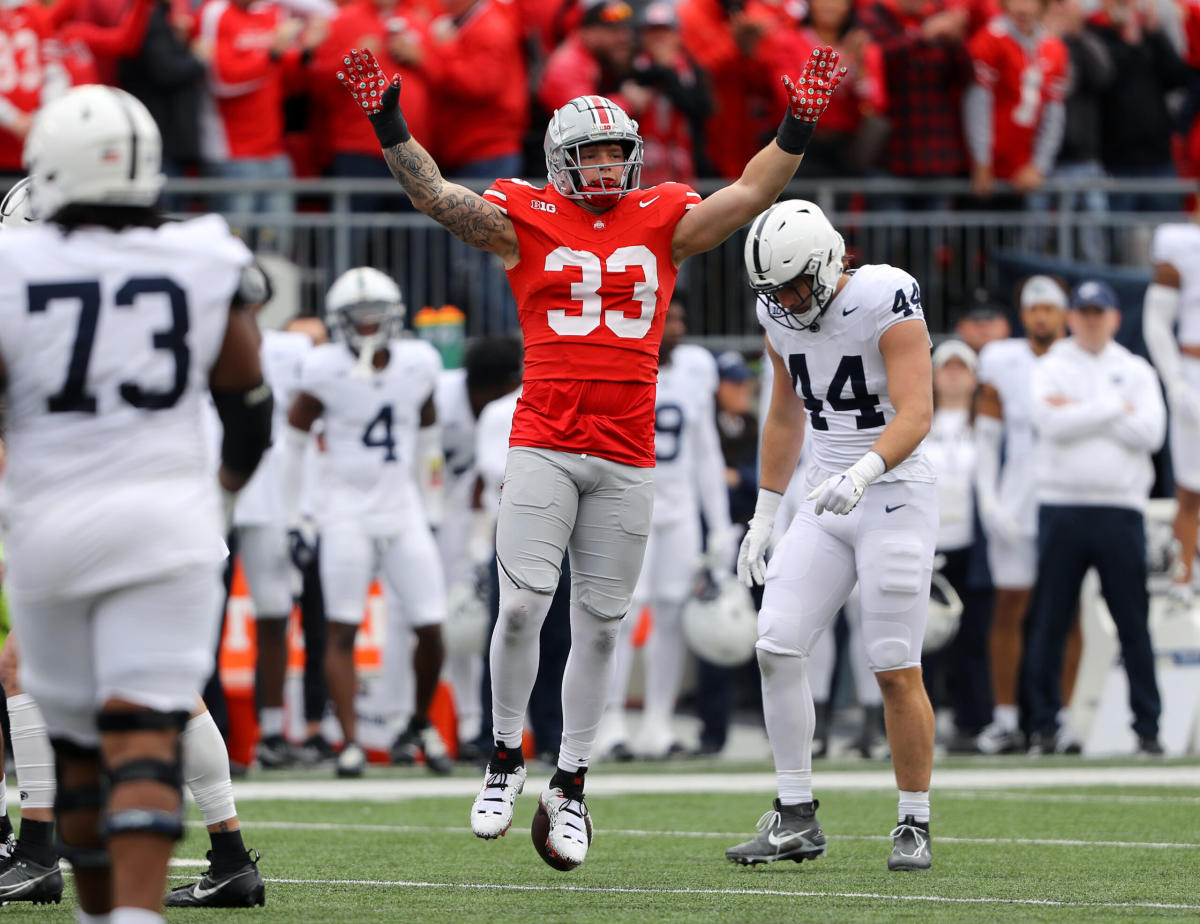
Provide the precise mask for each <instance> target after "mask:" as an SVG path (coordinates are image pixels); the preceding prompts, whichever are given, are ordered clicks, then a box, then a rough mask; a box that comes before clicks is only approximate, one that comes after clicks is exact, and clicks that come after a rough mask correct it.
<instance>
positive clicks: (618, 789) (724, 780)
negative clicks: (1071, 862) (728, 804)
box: [234, 766, 1200, 803]
mask: <svg viewBox="0 0 1200 924" xmlns="http://www.w3.org/2000/svg"><path fill="white" fill-rule="evenodd" d="M548 780H549V777H548V776H546V777H542V776H536V777H535V776H531V777H530V778H529V781H528V782H527V783H526V785H525V789H526V791H527V792H538V791H540V790H541V789H542V788H543V787H544V786H545V785H546V783H547V782H548ZM479 782H480V781H479V778H477V777H449V778H445V777H426V778H416V779H371V778H370V777H368V778H367V779H363V780H329V779H325V780H322V779H308V780H287V781H284V780H280V781H273V780H265V779H256V780H241V781H238V782H236V783H234V796H235V798H236V799H237V801H238V802H239V803H242V802H250V801H253V800H263V799H278V800H281V801H286V800H292V799H295V800H300V801H303V802H313V801H317V802H352V801H353V802H390V801H394V800H397V799H424V798H431V797H438V796H474V795H475V794H476V793H477V792H478V790H479ZM814 784H815V786H816V788H817V789H819V790H820V791H822V792H839V791H850V790H859V791H862V790H894V789H895V788H896V780H895V777H894V776H893V775H892V771H891V769H890V768H889V769H886V770H883V769H880V770H842V771H837V770H833V771H827V772H819V773H818V774H817V778H816V779H815V780H814ZM1067 786H1070V787H1074V786H1175V787H1194V788H1196V789H1198V790H1200V766H1136V767H1028V766H1020V767H1013V768H1012V769H994V768H989V769H979V770H974V769H969V768H967V769H956V770H934V774H933V789H934V791H935V792H936V791H939V790H951V789H971V790H980V789H984V790H990V789H1010V790H1011V789H1037V788H1043V787H1045V788H1056V787H1067ZM774 790H775V776H774V774H772V773H661V774H654V773H605V772H603V771H601V772H598V773H596V774H595V775H594V776H589V777H588V781H587V791H588V795H593V796H610V795H635V794H640V795H657V794H662V793H701V792H717V793H723V794H733V793H759V794H766V793H771V792H773V791H774Z"/></svg>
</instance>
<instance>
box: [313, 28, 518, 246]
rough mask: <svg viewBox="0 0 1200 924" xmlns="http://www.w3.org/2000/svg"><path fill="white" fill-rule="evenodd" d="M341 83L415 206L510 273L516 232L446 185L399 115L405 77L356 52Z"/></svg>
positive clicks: (473, 197) (490, 208) (475, 198)
mask: <svg viewBox="0 0 1200 924" xmlns="http://www.w3.org/2000/svg"><path fill="white" fill-rule="evenodd" d="M342 63H343V65H344V69H343V70H340V71H338V73H337V79H338V81H339V82H340V83H341V84H342V86H344V87H345V88H346V90H347V92H349V94H350V95H351V96H352V97H353V98H354V100H355V102H357V103H358V105H359V106H361V107H362V109H363V112H365V113H366V116H367V118H368V119H370V121H371V127H372V128H373V129H374V130H375V135H376V137H378V138H379V143H380V146H381V147H382V148H383V159H384V160H385V161H386V162H387V165H388V169H389V170H391V172H392V176H394V177H395V178H396V179H397V180H398V181H399V183H400V185H401V186H402V187H404V191H405V192H406V193H408V197H409V198H410V199H411V200H412V203H413V205H414V206H416V207H417V208H418V209H419V210H420V211H422V212H424V213H425V214H426V215H428V216H429V217H430V218H432V219H433V220H434V221H436V222H437V223H438V224H440V225H441V226H442V227H444V228H445V229H446V230H448V231H449V232H450V233H451V234H453V235H454V236H455V237H457V238H458V239H459V240H460V241H462V242H463V243H464V244H470V245H471V246H472V247H478V248H479V249H480V250H487V251H489V252H491V253H494V254H496V255H497V256H499V257H500V258H501V259H502V260H504V266H505V268H506V269H510V268H512V267H513V266H516V265H517V262H518V259H519V256H518V252H517V233H516V230H515V229H514V228H513V225H512V222H511V221H509V220H508V217H507V216H506V215H505V214H504V213H503V212H501V211H500V210H499V209H498V208H496V206H494V205H492V203H490V202H488V201H487V200H486V199H484V198H483V196H480V195H478V194H477V193H475V192H473V191H472V190H470V189H467V188H466V187H465V186H459V185H458V184H457V183H447V182H446V180H445V179H444V178H443V177H442V171H441V170H439V169H438V165H437V164H436V163H434V161H433V158H432V157H430V156H429V152H428V151H426V150H425V149H424V148H423V147H421V145H420V144H419V143H418V142H417V140H416V139H415V138H413V136H412V135H411V134H410V133H409V131H408V126H407V125H406V124H405V122H404V114H403V113H402V112H401V111H400V75H399V74H395V75H393V76H392V79H391V80H390V81H389V80H388V79H387V78H385V77H384V76H383V70H382V69H381V68H380V67H379V62H377V61H376V60H375V56H374V55H373V54H371V52H370V51H369V50H368V49H366V48H364V49H362V50H361V51H359V50H357V49H351V50H350V53H349V54H348V55H347V56H346V57H345V58H343V59H342Z"/></svg>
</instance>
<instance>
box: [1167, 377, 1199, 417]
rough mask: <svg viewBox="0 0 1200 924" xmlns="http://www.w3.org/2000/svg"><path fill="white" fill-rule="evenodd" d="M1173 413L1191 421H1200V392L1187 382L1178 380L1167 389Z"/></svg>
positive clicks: (1168, 400) (1168, 401)
mask: <svg viewBox="0 0 1200 924" xmlns="http://www.w3.org/2000/svg"><path fill="white" fill-rule="evenodd" d="M1167 403H1168V404H1169V405H1170V408H1171V413H1172V414H1174V415H1175V416H1176V417H1177V418H1180V419H1182V420H1187V421H1189V422H1190V423H1200V394H1198V393H1197V392H1196V389H1194V388H1192V386H1191V385H1189V384H1188V383H1187V382H1184V381H1181V380H1176V381H1175V382H1174V383H1172V385H1171V387H1169V388H1168V389H1167Z"/></svg>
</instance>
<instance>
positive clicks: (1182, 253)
mask: <svg viewBox="0 0 1200 924" xmlns="http://www.w3.org/2000/svg"><path fill="white" fill-rule="evenodd" d="M1150 262H1152V263H1169V264H1171V266H1173V267H1175V270H1176V271H1177V272H1178V273H1179V333H1178V338H1179V342H1180V344H1182V345H1183V346H1200V224H1196V223H1195V222H1189V223H1187V224H1170V225H1159V227H1158V230H1156V231H1155V232H1154V240H1153V242H1152V243H1151V245H1150Z"/></svg>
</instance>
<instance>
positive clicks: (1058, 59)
mask: <svg viewBox="0 0 1200 924" xmlns="http://www.w3.org/2000/svg"><path fill="white" fill-rule="evenodd" d="M1070 55H1071V53H1070V52H1069V51H1067V46H1066V45H1065V44H1064V43H1063V42H1062V40H1061V39H1058V38H1056V39H1055V40H1054V59H1053V60H1054V64H1053V66H1052V67H1051V68H1050V69H1049V70H1048V71H1047V72H1046V100H1047V102H1051V103H1061V102H1064V101H1065V100H1066V98H1067V84H1068V74H1069V72H1070V66H1071V64H1070V61H1071V58H1070Z"/></svg>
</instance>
